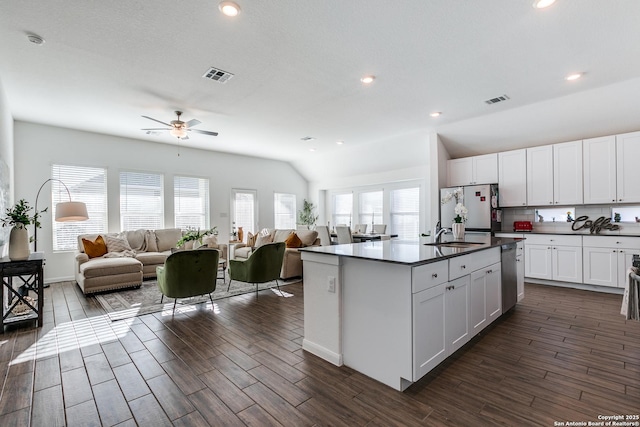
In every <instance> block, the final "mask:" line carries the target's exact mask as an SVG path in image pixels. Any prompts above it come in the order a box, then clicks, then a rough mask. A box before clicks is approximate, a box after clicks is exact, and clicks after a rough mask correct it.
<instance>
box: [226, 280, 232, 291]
mask: <svg viewBox="0 0 640 427" xmlns="http://www.w3.org/2000/svg"><path fill="white" fill-rule="evenodd" d="M229 289H231V278H229V286H227V292H229Z"/></svg>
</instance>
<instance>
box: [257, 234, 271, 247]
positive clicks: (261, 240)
mask: <svg viewBox="0 0 640 427" xmlns="http://www.w3.org/2000/svg"><path fill="white" fill-rule="evenodd" d="M267 243H273V237H272V236H271V235H270V234H267V235H266V236H263V235H260V236H258V238H257V239H256V246H255V247H256V248H258V247H260V246H262V245H266V244H267Z"/></svg>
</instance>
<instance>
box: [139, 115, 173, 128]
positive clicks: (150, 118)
mask: <svg viewBox="0 0 640 427" xmlns="http://www.w3.org/2000/svg"><path fill="white" fill-rule="evenodd" d="M142 117H144V118H145V119H149V120H153V121H154V122H158V123H160V124H163V125H165V126H169V127H171V125H170V124H169V123H165V122H161V121H160V120H156V119H154V118H152V117H149V116H142Z"/></svg>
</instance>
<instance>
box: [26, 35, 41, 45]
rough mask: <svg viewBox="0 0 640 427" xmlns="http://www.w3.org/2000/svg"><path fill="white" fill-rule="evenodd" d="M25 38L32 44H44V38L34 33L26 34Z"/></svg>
mask: <svg viewBox="0 0 640 427" xmlns="http://www.w3.org/2000/svg"><path fill="white" fill-rule="evenodd" d="M27 40H29V41H30V42H31V43H33V44H37V45H38V46H42V45H43V44H44V39H43V38H42V37H40V36H38V35H36V34H27Z"/></svg>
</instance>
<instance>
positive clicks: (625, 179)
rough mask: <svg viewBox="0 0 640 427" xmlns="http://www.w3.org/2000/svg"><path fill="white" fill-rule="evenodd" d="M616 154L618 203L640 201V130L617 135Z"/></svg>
mask: <svg viewBox="0 0 640 427" xmlns="http://www.w3.org/2000/svg"><path fill="white" fill-rule="evenodd" d="M616 156H617V161H616V168H617V169H616V190H617V191H616V196H617V201H618V203H637V202H640V185H638V183H639V182H640V167H638V159H640V132H632V133H625V134H622V135H616Z"/></svg>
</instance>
